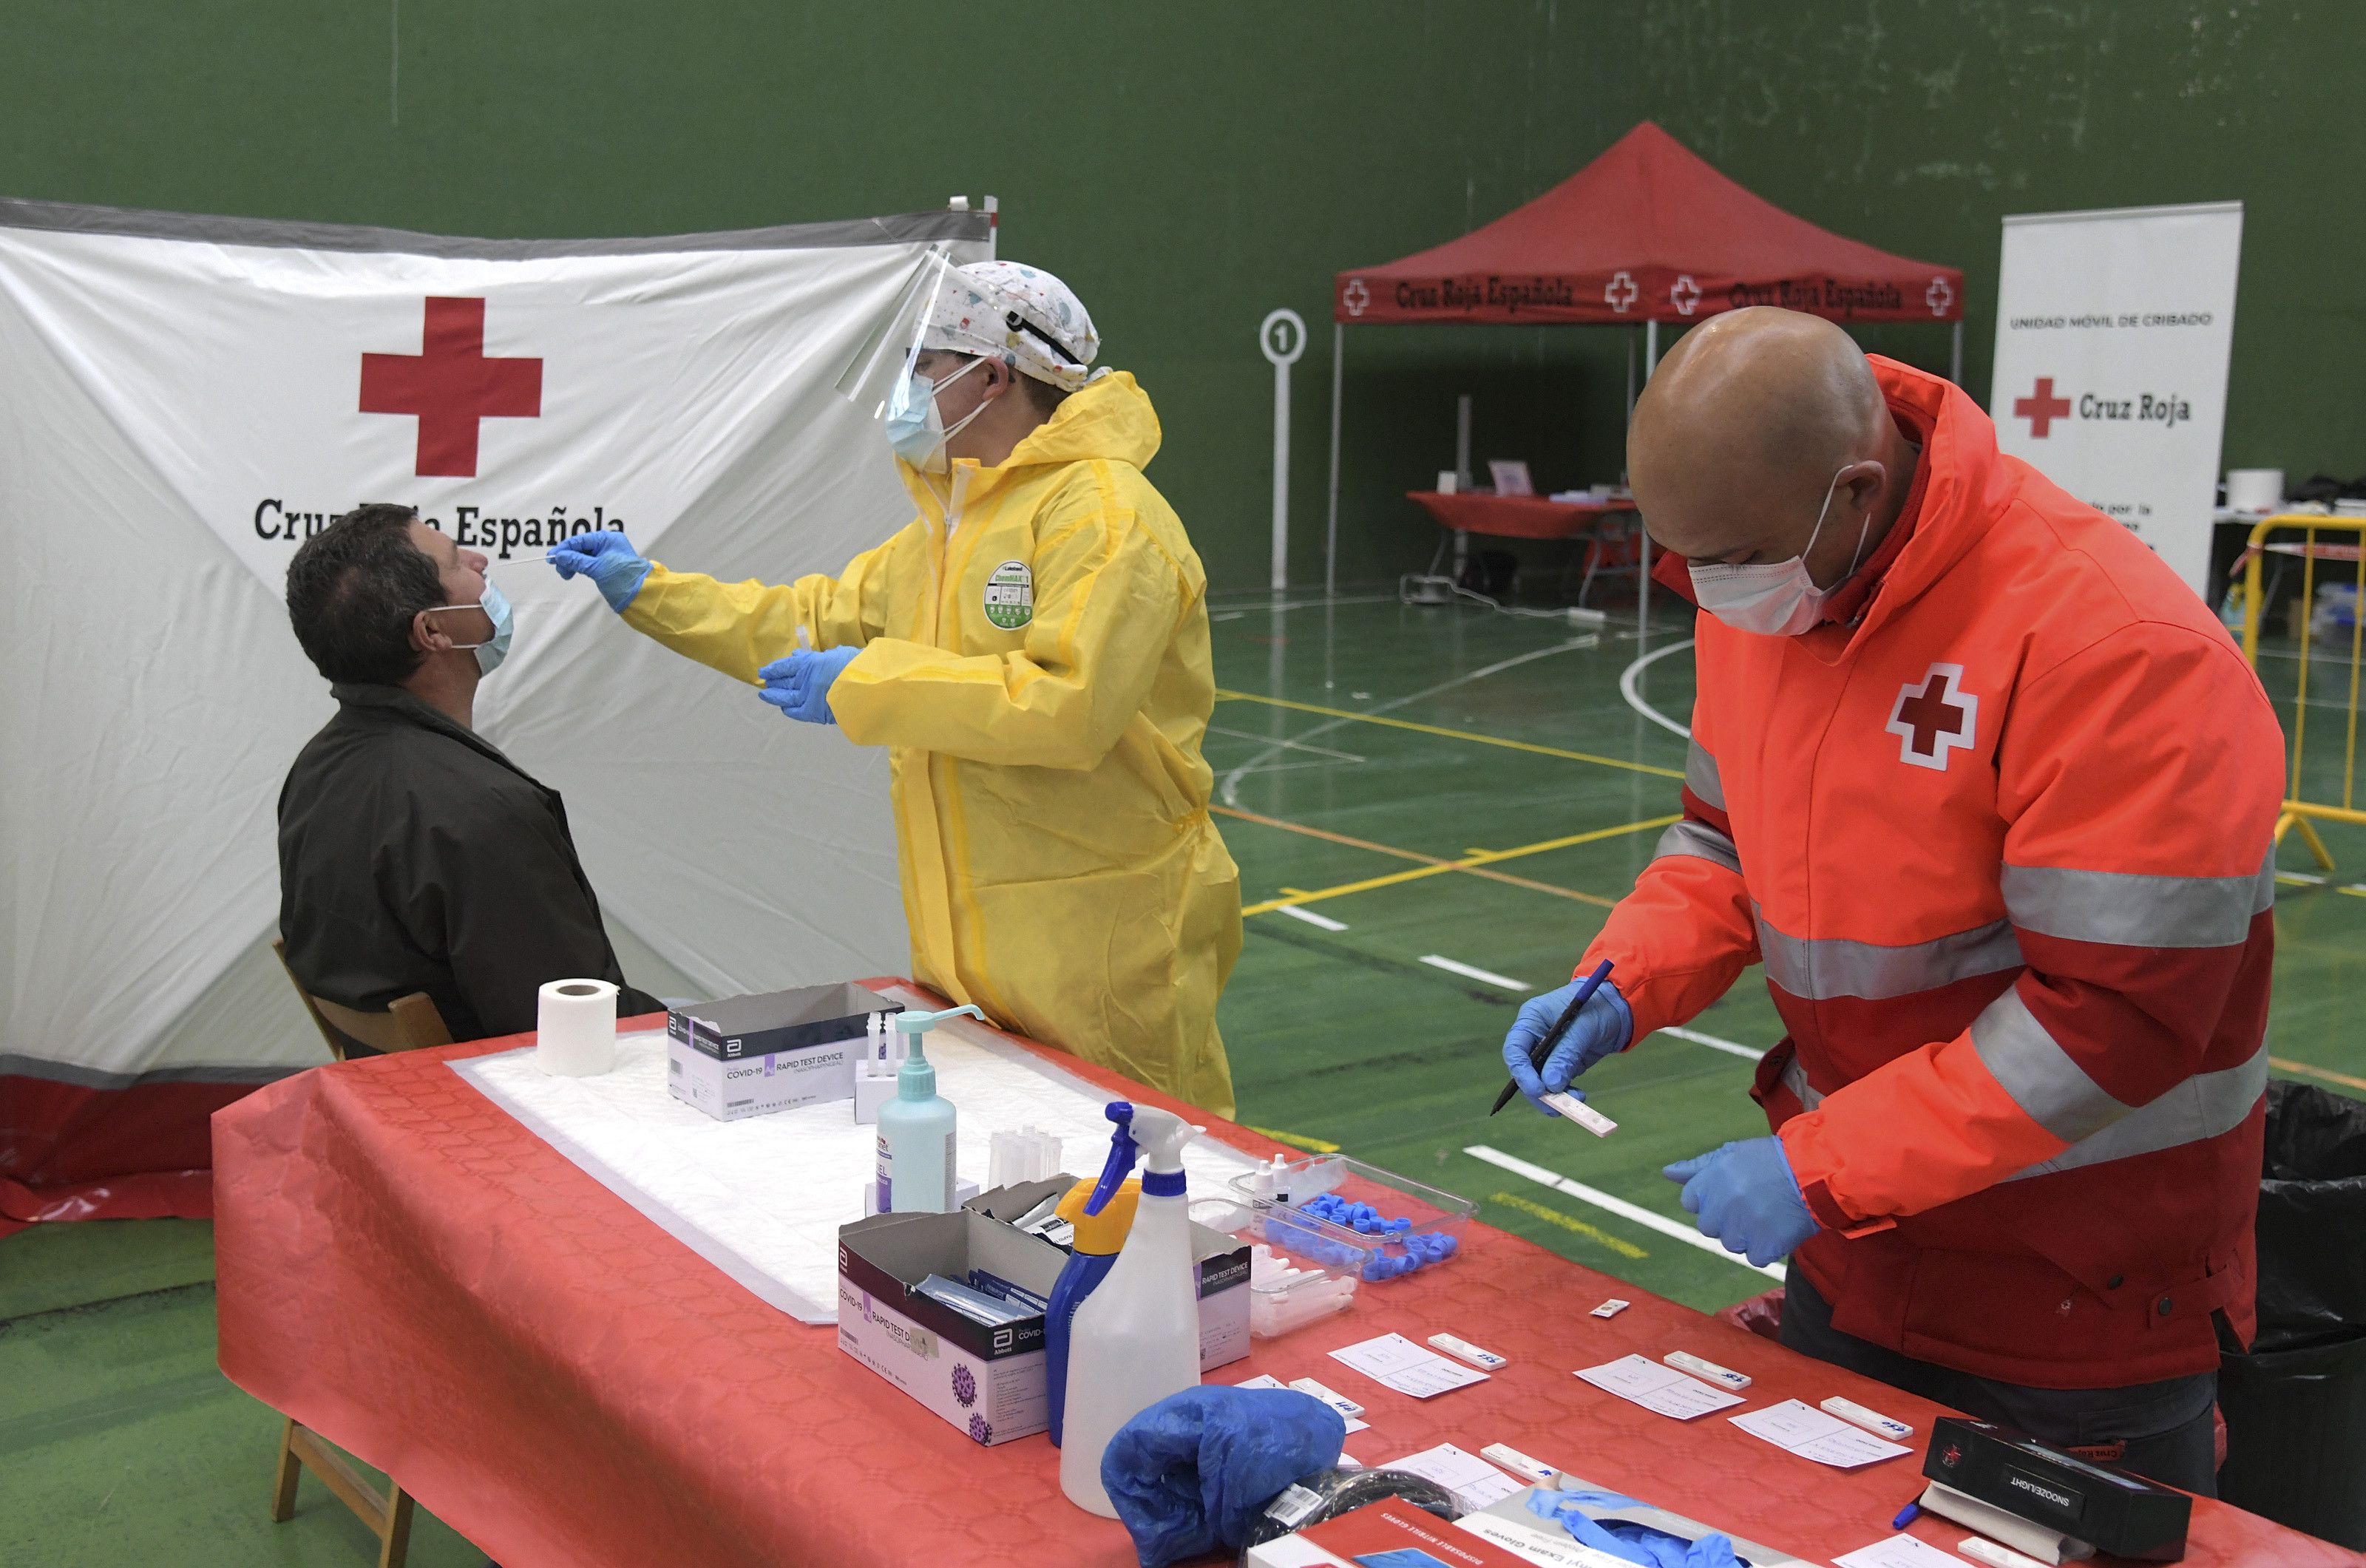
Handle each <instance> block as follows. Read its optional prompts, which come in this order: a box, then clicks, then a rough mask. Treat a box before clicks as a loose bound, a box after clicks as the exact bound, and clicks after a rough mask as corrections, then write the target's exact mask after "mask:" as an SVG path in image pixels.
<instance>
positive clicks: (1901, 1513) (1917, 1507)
mask: <svg viewBox="0 0 2366 1568" xmlns="http://www.w3.org/2000/svg"><path fill="white" fill-rule="evenodd" d="M1921 1517H1922V1505H1921V1504H1920V1503H1909V1504H1907V1505H1906V1506H1904V1507H1902V1508H1900V1509H1898V1517H1896V1518H1894V1519H1892V1520H1890V1521H1889V1528H1890V1529H1894V1530H1902V1529H1905V1528H1906V1527H1907V1526H1908V1525H1910V1524H1912V1523H1913V1522H1914V1521H1915V1520H1916V1519H1918V1518H1921Z"/></svg>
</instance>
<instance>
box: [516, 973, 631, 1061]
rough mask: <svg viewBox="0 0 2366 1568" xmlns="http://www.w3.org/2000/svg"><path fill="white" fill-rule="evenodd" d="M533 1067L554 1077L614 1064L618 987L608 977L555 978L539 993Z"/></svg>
mask: <svg viewBox="0 0 2366 1568" xmlns="http://www.w3.org/2000/svg"><path fill="white" fill-rule="evenodd" d="M539 995H540V998H541V1006H540V1009H539V1010H538V1011H537V1012H536V1013H535V1043H534V1065H535V1066H537V1067H540V1068H541V1069H542V1070H543V1071H544V1072H546V1073H548V1074H550V1075H551V1076H552V1077H561V1078H588V1077H597V1076H598V1075H600V1074H602V1073H604V1072H607V1071H608V1070H609V1069H611V1068H613V1067H614V1066H615V1065H616V987H614V985H613V984H612V983H610V982H609V981H606V980H553V981H551V982H550V983H549V984H548V985H546V986H545V987H543V988H542V990H541V992H540V993H539Z"/></svg>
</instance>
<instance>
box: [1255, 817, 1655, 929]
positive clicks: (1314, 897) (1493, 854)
mask: <svg viewBox="0 0 2366 1568" xmlns="http://www.w3.org/2000/svg"><path fill="white" fill-rule="evenodd" d="M1675 820H1677V815H1676V814H1674V813H1671V814H1670V815H1668V816H1666V817H1648V818H1644V819H1643V820H1642V821H1640V822H1622V823H1620V824H1619V825H1618V826H1617V827H1616V828H1597V829H1594V831H1593V832H1591V833H1572V834H1570V835H1569V836H1568V837H1567V838H1562V839H1547V840H1544V842H1542V843H1540V844H1522V845H1521V846H1520V847H1519V848H1518V849H1515V850H1483V851H1482V852H1479V853H1477V854H1473V855H1466V856H1464V857H1463V858H1462V859H1460V860H1449V861H1441V862H1439V863H1437V864H1435V865H1420V866H1415V867H1414V869H1413V870H1411V871H1397V872H1391V873H1390V874H1388V875H1386V876H1368V877H1366V878H1364V880H1363V881H1361V882H1346V883H1342V884H1340V885H1339V886H1336V887H1323V888H1318V889H1316V890H1315V891H1314V892H1312V893H1296V894H1291V895H1289V896H1287V897H1280V898H1268V899H1267V900H1266V901H1265V902H1264V903H1262V904H1251V905H1250V906H1249V907H1248V908H1245V909H1243V910H1242V911H1241V917H1242V919H1247V918H1248V917H1249V916H1251V915H1264V914H1269V913H1271V912H1272V911H1274V910H1276V909H1279V908H1281V907H1282V906H1283V905H1284V904H1295V905H1305V904H1313V903H1319V902H1321V901H1322V900H1323V899H1325V898H1344V897H1346V896H1347V895H1348V894H1350V893H1369V892H1370V891H1371V890H1372V889H1374V888H1376V887H1394V886H1397V885H1398V884H1400V883H1405V882H1418V881H1420V880H1421V879H1422V878H1423V877H1425V876H1443V875H1444V874H1447V873H1448V872H1449V871H1469V870H1471V869H1472V868H1473V867H1476V866H1483V865H1492V864H1493V863H1495V862H1497V861H1506V860H1517V859H1519V858H1520V857H1521V856H1522V855H1540V854H1543V853H1545V852H1547V851H1549V850H1565V849H1568V848H1570V847H1571V846H1572V845H1574V844H1591V843H1593V842H1594V841H1596V840H1601V839H1615V838H1617V837H1618V836H1619V835H1620V834H1622V833H1640V832H1643V831H1645V830H1646V829H1652V828H1664V827H1666V826H1667V825H1668V824H1669V823H1671V822H1673V821H1675ZM1588 902H1592V900H1591V899H1589V900H1588ZM1611 902H1612V900H1610V899H1607V898H1605V899H1603V900H1602V903H1603V904H1604V906H1605V907H1608V906H1609V905H1610V904H1611Z"/></svg>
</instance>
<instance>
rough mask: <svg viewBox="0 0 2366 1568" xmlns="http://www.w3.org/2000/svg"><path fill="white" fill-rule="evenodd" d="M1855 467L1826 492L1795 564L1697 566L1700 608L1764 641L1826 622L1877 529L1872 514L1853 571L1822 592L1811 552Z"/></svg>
mask: <svg viewBox="0 0 2366 1568" xmlns="http://www.w3.org/2000/svg"><path fill="white" fill-rule="evenodd" d="M1849 467H1850V466H1849V465H1843V466H1842V467H1841V468H1837V469H1835V470H1834V471H1833V473H1832V482H1831V483H1830V484H1828V485H1826V486H1825V487H1824V504H1823V505H1822V506H1821V507H1820V508H1818V509H1817V512H1816V526H1815V527H1814V529H1813V530H1812V531H1810V532H1809V533H1808V542H1807V544H1806V545H1805V546H1803V547H1801V548H1800V551H1799V553H1798V554H1797V555H1796V556H1793V557H1792V558H1790V559H1789V560H1778V561H1751V562H1749V563H1748V564H1746V565H1742V566H1728V565H1726V564H1725V563H1724V562H1722V561H1712V562H1709V563H1708V564H1707V565H1703V564H1701V563H1699V562H1695V563H1693V565H1692V566H1691V568H1690V570H1691V572H1692V578H1693V596H1694V597H1695V598H1696V599H1698V600H1699V601H1700V607H1701V608H1702V609H1704V610H1707V612H1708V613H1709V614H1710V615H1715V616H1716V617H1717V618H1718V620H1720V621H1723V622H1724V623H1725V624H1726V625H1727V626H1731V627H1732V628H1733V629H1734V630H1736V631H1740V632H1756V633H1758V634H1759V635H1760V636H1762V637H1797V636H1798V635H1799V634H1800V633H1801V632H1804V631H1806V630H1808V628H1809V627H1810V626H1814V625H1815V624H1816V623H1817V622H1818V621H1819V620H1821V619H1822V618H1823V614H1824V601H1825V600H1827V599H1829V598H1831V595H1832V594H1833V593H1835V592H1838V591H1839V589H1840V587H1841V585H1842V583H1844V582H1846V581H1848V580H1849V579H1850V578H1852V577H1854V576H1855V575H1856V569H1857V567H1858V565H1859V564H1860V563H1861V562H1862V561H1863V560H1864V559H1865V536H1866V534H1868V533H1869V532H1871V530H1872V528H1873V517H1872V514H1871V513H1867V514H1866V516H1865V526H1864V527H1862V528H1859V529H1858V530H1857V536H1856V554H1854V555H1853V556H1851V557H1850V558H1849V565H1848V570H1846V571H1844V572H1842V573H1841V574H1840V576H1839V577H1838V578H1837V579H1836V580H1835V581H1833V583H1832V585H1831V587H1830V588H1819V587H1817V586H1816V580H1815V579H1814V578H1812V577H1810V576H1808V551H1809V550H1812V549H1814V548H1815V547H1816V536H1817V535H1819V534H1821V533H1822V532H1823V531H1824V517H1825V515H1826V514H1827V513H1830V512H1831V509H1832V496H1833V494H1834V492H1836V491H1838V490H1839V489H1840V483H1841V475H1842V474H1844V473H1846V472H1848V470H1849Z"/></svg>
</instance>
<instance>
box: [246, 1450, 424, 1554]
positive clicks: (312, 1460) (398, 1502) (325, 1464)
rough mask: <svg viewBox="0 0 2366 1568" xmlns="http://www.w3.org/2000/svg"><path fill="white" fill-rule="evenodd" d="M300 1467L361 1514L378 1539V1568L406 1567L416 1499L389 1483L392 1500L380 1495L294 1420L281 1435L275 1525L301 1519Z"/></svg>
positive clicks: (341, 1457)
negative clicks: (298, 1508) (298, 1512)
mask: <svg viewBox="0 0 2366 1568" xmlns="http://www.w3.org/2000/svg"><path fill="white" fill-rule="evenodd" d="M299 1465H300V1466H306V1467H309V1468H310V1470H311V1472H312V1473H313V1474H315V1475H317V1476H319V1477H320V1478H321V1481H322V1482H323V1483H326V1484H327V1486H328V1488H329V1490H330V1491H332V1492H333V1493H335V1494H336V1495H337V1501H339V1502H341V1503H343V1504H344V1506H346V1507H348V1508H351V1509H352V1510H353V1511H354V1512H355V1514H357V1515H359V1516H360V1517H361V1521H362V1523H363V1524H365V1525H366V1526H368V1527H369V1531H370V1533H371V1534H372V1535H374V1536H376V1537H377V1568H402V1564H403V1560H404V1559H405V1558H406V1557H408V1556H410V1554H411V1507H412V1504H411V1494H410V1493H408V1492H405V1491H404V1490H403V1489H402V1488H401V1487H400V1486H398V1485H396V1484H395V1483H393V1482H392V1481H391V1480H389V1482H388V1483H387V1491H386V1495H384V1496H380V1495H378V1492H377V1488H376V1487H374V1486H372V1485H371V1484H370V1483H368V1482H367V1481H366V1480H365V1479H363V1477H362V1472H360V1471H358V1470H355V1468H354V1466H353V1461H350V1460H348V1459H347V1458H345V1456H344V1455H343V1454H341V1453H339V1452H338V1451H337V1450H334V1449H332V1448H331V1447H330V1446H329V1445H328V1444H326V1443H324V1442H322V1441H321V1439H320V1438H319V1436H318V1435H317V1434H315V1433H314V1432H313V1431H312V1430H311V1429H310V1427H303V1426H299V1425H298V1424H297V1422H296V1421H295V1420H294V1419H293V1418H290V1419H289V1421H288V1423H287V1429H286V1430H284V1431H283V1432H281V1433H280V1435H279V1475H278V1479H277V1480H276V1482H275V1483H273V1486H272V1491H271V1522H272V1523H273V1524H276V1525H284V1524H286V1523H287V1521H288V1520H289V1519H292V1518H294V1517H296V1483H297V1480H298V1479H299V1476H300V1475H301V1474H302V1471H301V1470H299V1468H298V1467H299Z"/></svg>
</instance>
